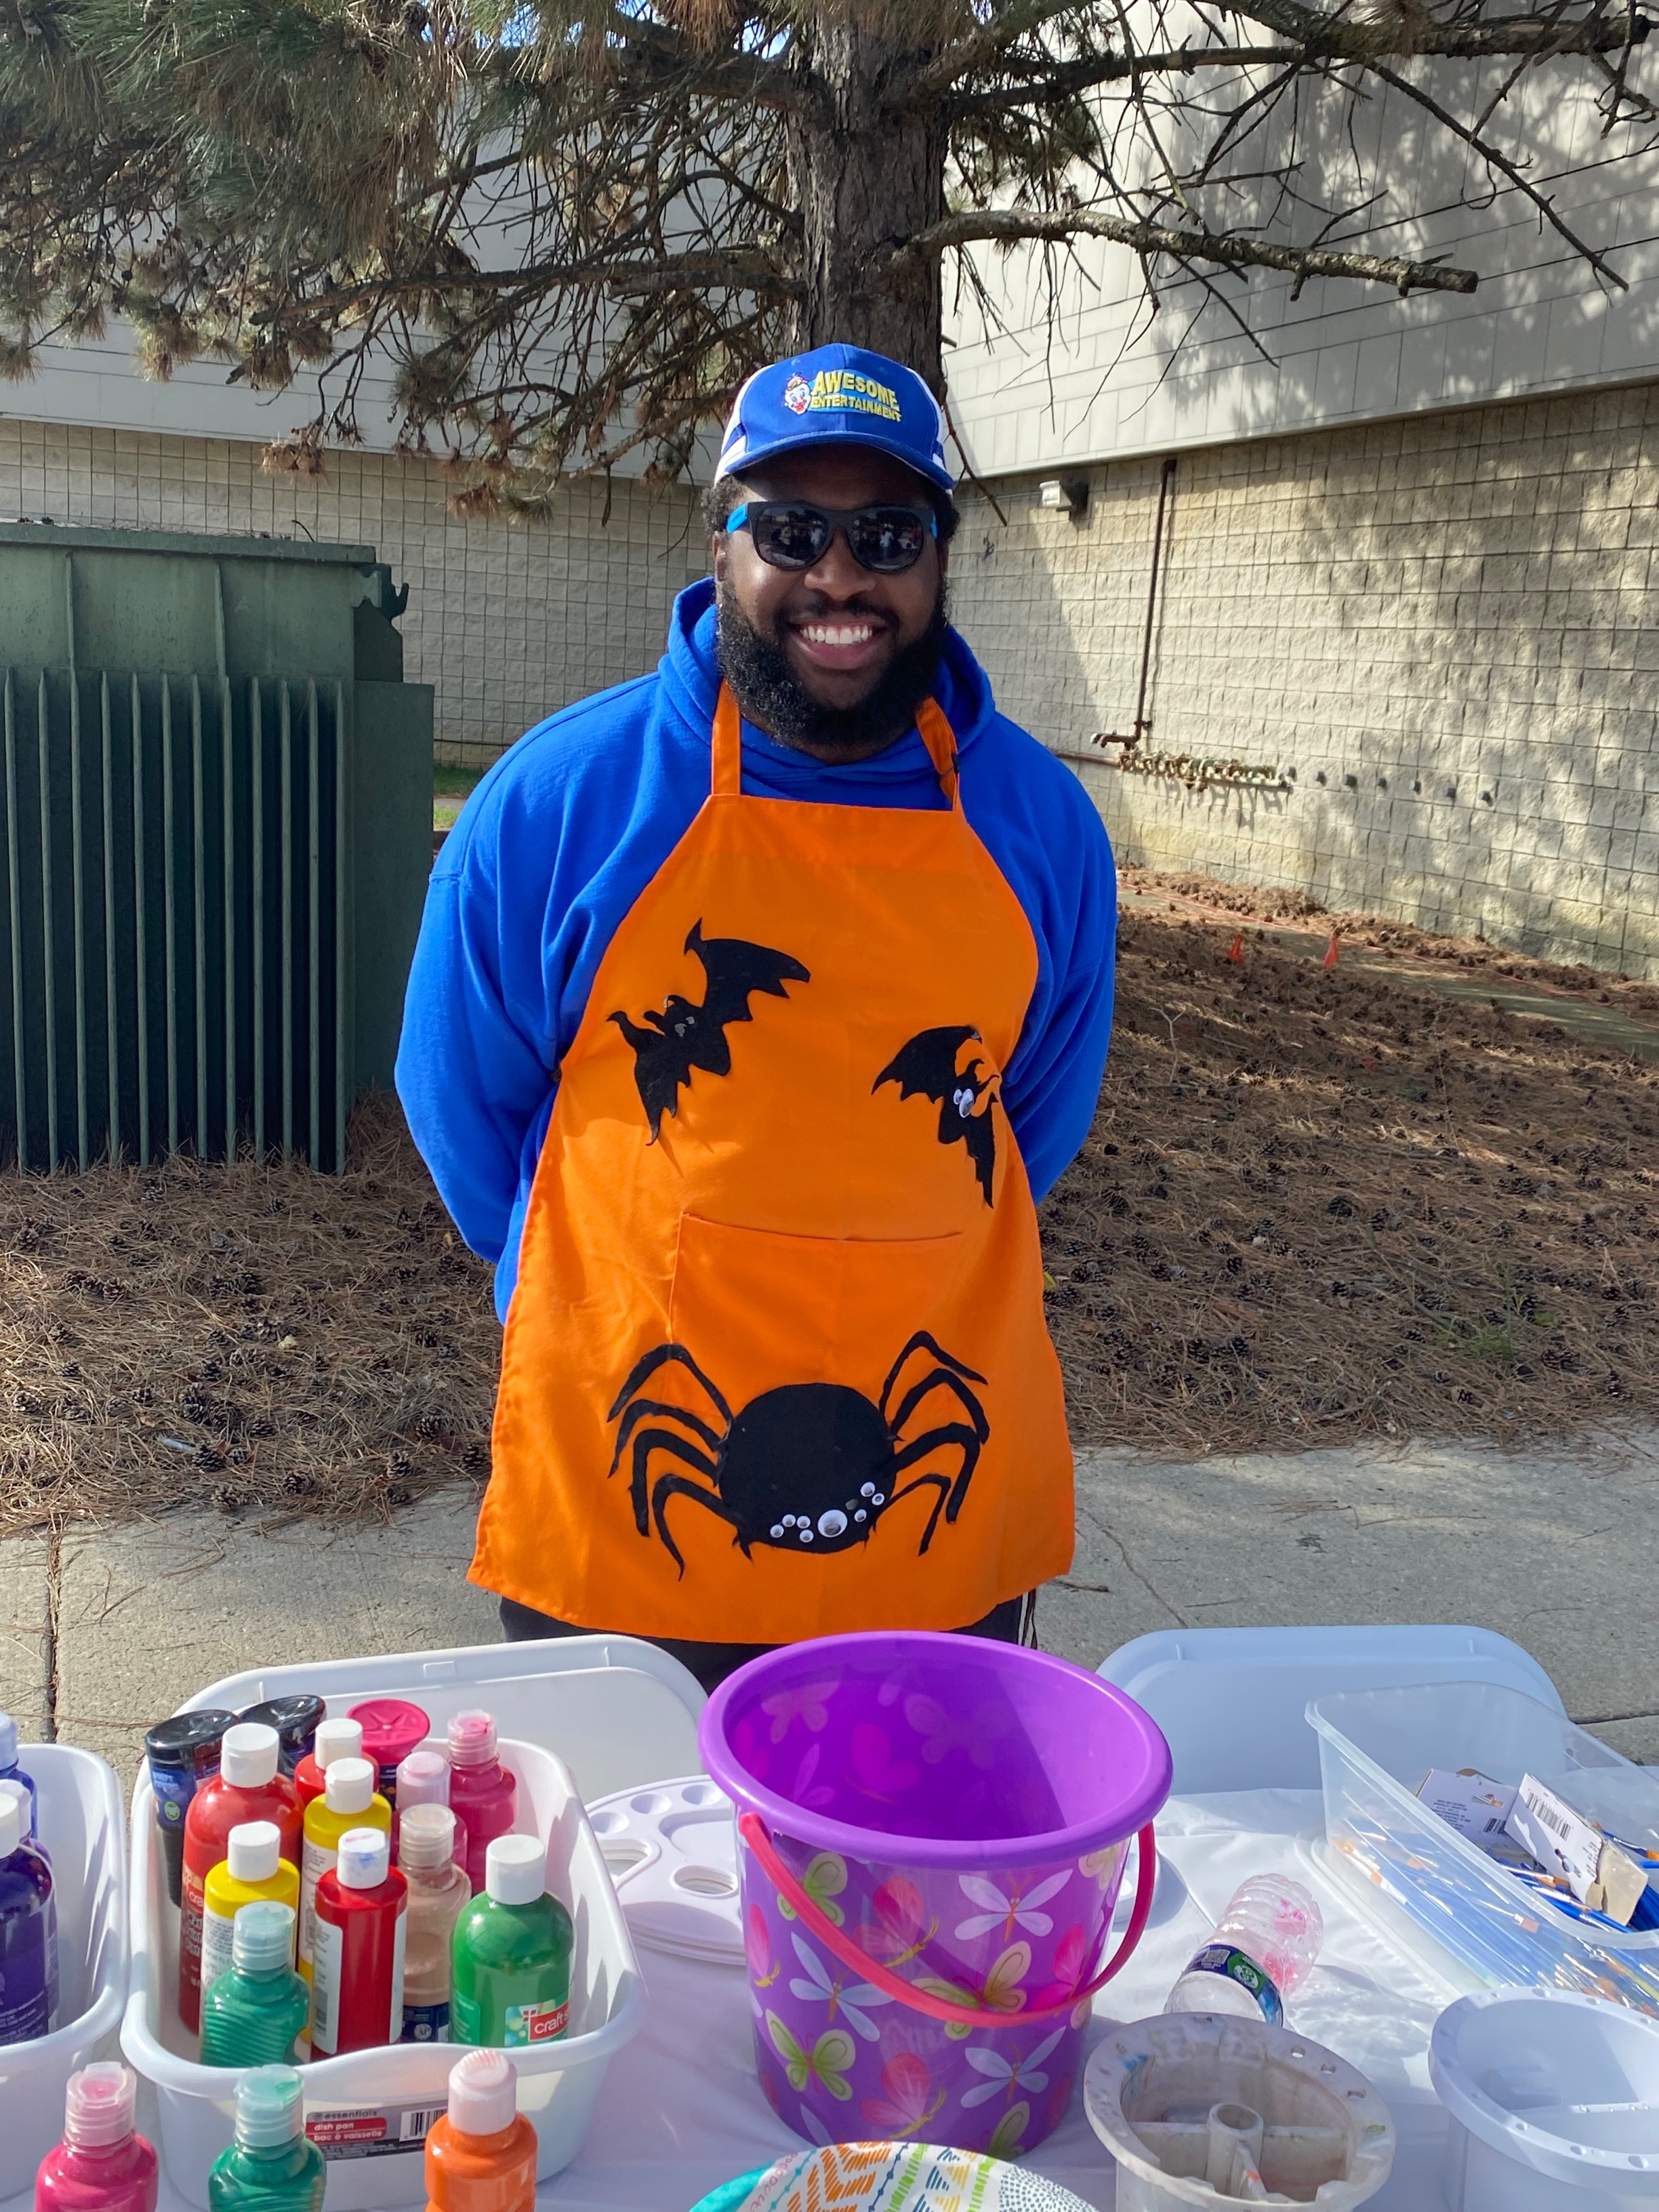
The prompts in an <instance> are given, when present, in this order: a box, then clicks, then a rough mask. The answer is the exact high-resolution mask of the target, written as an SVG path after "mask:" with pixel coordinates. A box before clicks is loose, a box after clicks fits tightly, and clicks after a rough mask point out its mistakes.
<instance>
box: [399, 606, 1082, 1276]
mask: <svg viewBox="0 0 1659 2212" xmlns="http://www.w3.org/2000/svg"><path fill="white" fill-rule="evenodd" d="M719 689H720V670H719V665H718V662H717V659H716V656H715V648H714V586H713V583H712V582H711V581H708V580H704V581H703V582H701V583H696V584H693V585H691V586H690V587H689V589H687V590H685V591H684V592H681V593H680V595H679V598H678V600H677V601H676V602H675V605H674V613H673V618H672V622H671V625H670V629H669V636H668V650H667V652H666V653H665V654H664V655H663V658H662V659H661V661H660V662H659V665H658V668H657V672H656V674H655V675H654V676H643V677H641V678H639V679H638V680H637V681H636V682H635V683H632V684H618V685H617V688H616V689H615V690H611V691H601V692H599V693H598V694H597V695H596V696H594V697H593V698H591V699H584V700H582V701H581V702H580V703H579V704H578V705H576V706H574V707H568V708H566V709H565V710H564V712H563V713H562V714H553V715H550V717H549V719H548V720H546V721H544V722H540V723H538V725H537V726H536V727H535V728H534V729H533V730H532V731H531V732H529V733H528V735H527V736H526V737H524V738H520V741H519V743H518V744H515V745H514V746H513V748H512V750H510V751H508V752H507V753H504V754H503V755H502V757H501V759H500V760H499V761H497V762H496V763H495V766H494V768H492V769H490V771H489V775H486V776H485V778H484V779H483V782H482V783H481V784H480V785H479V786H478V787H477V790H476V791H475V792H474V793H473V794H472V796H471V799H468V801H467V803H466V805H465V808H464V809H463V810H462V812H461V817H460V819H459V822H458V823H456V825H455V827H454V829H453V830H452V831H451V832H450V834H449V836H448V838H447V841H446V842H445V845H444V848H443V851H442V853H441V854H440V855H439V858H438V862H437V865H436V866H435V868H434V869H433V872H432V884H431V889H430V890H428V894H427V902H426V915H425V918H424V920H423V921H422V924H421V937H420V942H419V944H418V945H416V951H415V964H414V967H413V969H412V970H411V972H410V979H409V996H408V1000H407V1002H406V1005H405V1006H404V1033H403V1042H402V1044H401V1046H400V1048H399V1049H398V1096H399V1097H401V1098H402V1100H403V1103H404V1111H405V1112H406V1113H407V1115H408V1116H409V1126H410V1129H411V1130H412V1131H413V1133H414V1136H415V1141H416V1144H417V1145H418V1146H420V1149H421V1152H422V1156H423V1157H424V1158H425V1160H426V1164H427V1165H428V1167H429V1168H430V1169H431V1170H432V1176H433V1180H434V1182H435V1183H436V1184H437V1186H438V1189H439V1192H440V1193H441V1196H442V1198H443V1201H444V1204H445V1205H446V1206H447V1207H448V1208H449V1211H450V1213H451V1214H452V1216H453V1218H454V1221H455V1225H456V1226H457V1227H458V1228H459V1231H460V1232H461V1234H462V1236H463V1237H465V1239H466V1241H467V1243H469V1244H470V1245H471V1248H472V1249H473V1250H474V1251H475V1252H477V1253H479V1254H480V1255H482V1256H483V1258H484V1259H486V1260H490V1261H494V1262H495V1309H496V1311H497V1313H498V1314H500V1316H501V1318H502V1319H503V1320H505V1319H506V1317H507V1303H508V1301H509V1299H510V1298H511V1297H512V1295H513V1284H514V1282H515V1281H516V1280H517V1279H518V1270H519V1240H520V1236H521V1234H522V1232H523V1229H524V1217H525V1208H526V1205H527V1204H528V1202H529V1198H530V1185H531V1180H532V1176H534V1174H535V1171H536V1163H537V1160H538V1158H539V1157H540V1154H541V1149H542V1141H543V1139H544V1137H545V1135H546V1133H547V1124H548V1118H549V1116H550V1114H551V1113H552V1110H553V1096H554V1091H555V1090H556V1085H557V1077H556V1073H555V1071H556V1069H557V1067H558V1065H559V1062H560V1060H562V1057H563V1055H564V1054H565V1053H566V1052H567V1051H568V1049H569V1048H570V1044H571V1042H572V1040H573V1039H574V1036H575V1034H576V1031H577V1029H578V1027H579V1026H580V1022H581V1018H582V1014H583V1011H584V1009H585V1008H586V1004H587V996H588V993H589V991H590V990H591V989H592V984H593V978H594V975H595V974H596V973H597V972H598V969H599V962H600V959H601V958H602V957H603V955H604V953H605V947H606V946H607V945H609V944H610V942H611V936H612V934H613V933H614V932H615V930H616V928H617V925H618V923H620V922H621V921H622V920H623V917H624V916H625V915H627V913H628V911H629V908H631V907H632V905H633V904H634V902H635V899H637V898H638V897H639V896H640V894H641V891H642V890H644V889H645V887H646V885H647V884H648V883H649V882H650V880H651V878H652V877H653V876H654V875H655V874H656V872H657V871H658V869H659V867H661V866H662V864H663V862H664V861H665V860H666V859H667V858H668V856H669V854H670V853H671V852H672V850H673V849H674V847H675V846H676V845H677V844H678V842H679V840H680V838H681V837H682V836H684V833H685V831H686V830H687V829H689V828H690V824H691V820H692V817H694V816H695V815H696V811H697V809H698V808H699V807H700V806H701V805H702V802H703V800H704V799H706V798H707V797H708V777H709V732H710V727H711V725H712V723H713V720H714V702H715V699H716V697H717V696H718V693H719ZM936 696H937V697H938V699H939V705H940V706H941V707H942V708H944V710H945V716H946V719H947V720H949V722H950V724H951V729H952V730H953V731H954V732H955V733H956V738H957V749H958V755H959V759H960V763H961V779H962V782H961V788H962V803H963V811H964V812H965V814H966V815H967V817H968V820H969V822H970V823H972V825H973V827H974V829H975V831H976V832H977V834H978V836H980V838H981V841H982V842H983V843H984V845H985V846H986V848H987V850H988V851H989V853H990V854H991V857H992V859H993V860H994V861H995V862H996V864H997V866H998V867H999V868H1000V869H1001V871H1002V872H1003V874H1004V876H1005V877H1006V878H1007V880H1008V882H1009V884H1011V885H1012V888H1013V890H1014V892H1015V893H1016V895H1017V896H1018V899H1019V902H1020V904H1021V905H1022V906H1023V907H1024V909H1025V912H1026V915H1027V916H1028V917H1029V918H1030V924H1031V931H1032V934H1033V935H1034V936H1035V938H1036V948H1037V963H1038V965H1037V980H1036V989H1035V990H1034V991H1033V993H1032V994H1031V1002H1030V1006H1029V1007H1028V1009H1027V1011H1026V1016H1025V1026H1024V1030H1023V1032H1022V1034H1021V1036H1020V1041H1019V1045H1018V1049H1017V1050H1016V1052H1015V1054H1014V1056H1013V1059H1012V1060H1011V1061H1010V1063H1009V1065H1008V1067H1007V1068H1006V1071H1005V1073H1004V1076H1003V1084H1002V1101H1003V1104H1004V1106H1005V1107H1006V1109H1007V1113H1008V1117H1009V1120H1010V1121H1011V1122H1012V1125H1013V1130H1014V1134H1015V1135H1016V1137H1017V1138H1018V1140H1019V1147H1020V1151H1021V1152H1022V1154H1023V1155H1024V1161H1025V1169H1026V1173H1027V1175H1028V1176H1030V1183H1031V1189H1032V1193H1033V1194H1034V1196H1036V1197H1037V1198H1042V1196H1043V1194H1044V1193H1045V1192H1046V1191H1047V1190H1048V1188H1049V1186H1050V1185H1051V1184H1052V1183H1053V1182H1054V1179H1055V1177H1056V1176H1058V1175H1059V1174H1060V1170H1062V1169H1063V1168H1064V1167H1065V1166H1066V1164H1067V1162H1068V1161H1069V1160H1070V1159H1071V1158H1072V1157H1073V1154H1074V1153H1075V1152H1077V1150H1078V1147H1079V1146H1080V1145H1081V1144H1082V1142H1083V1139H1084V1138H1085V1136H1086V1135H1087V1133H1088V1130H1089V1125H1090V1122H1091V1120H1092V1118H1093V1115H1094V1110H1095V1101H1096V1098H1097V1095H1098V1093H1099V1090H1100V1079H1101V1073H1102V1071H1103V1068H1104V1066H1105V1064H1106V1041H1107V1036H1108V1033H1109V1030H1110V1028H1111V1022H1112V963H1113V946H1114V939H1115V929H1116V920H1117V889H1116V879H1115V873H1114V871H1113V866H1112V854H1111V848H1110V846H1109V844H1108V843H1107V842H1106V832H1105V830H1104V829H1103V826H1102V824H1101V820H1100V817H1099V816H1098V815H1097V813H1096V811H1095V810H1094V807H1093V806H1092V805H1091V803H1090V800H1089V799H1088V797H1087V795H1086V794H1085V792H1084V790H1083V788H1082V787H1081V785H1080V784H1079V782H1078V781H1077V779H1076V777H1075V776H1073V774H1072V773H1071V771H1070V769H1066V767H1064V766H1063V765H1062V764H1061V763H1060V762H1059V761H1057V760H1056V759H1055V758H1054V756H1053V755H1052V754H1051V753H1050V752H1048V750H1046V749H1045V748H1044V747H1043V746H1042V745H1040V744H1038V743H1037V742H1036V738H1031V737H1028V736H1027V734H1026V733H1025V732H1024V730H1021V729H1018V728H1017V727H1016V726H1015V725H1014V724H1013V723H1012V722H1010V721H1006V720H1004V718H1003V717H1002V716H1001V715H1000V714H998V712H997V710H996V705H995V702H994V700H993V699H992V696H991V686H990V684H989V683H988V682H987V678H986V676H985V672H984V671H983V670H982V669H981V667H980V665H979V664H978V662H977V661H976V660H975V659H974V657H973V655H972V653H969V650H968V647H966V646H965V645H964V644H963V641H962V640H961V638H960V637H958V636H957V634H956V632H955V631H954V630H952V631H951V633H950V635H949V637H948V639H947V641H946V643H945V651H944V654H943V661H942V666H941V670H940V680H939V684H938V685H937V687H936ZM743 787H744V791H745V792H748V793H752V794H754V795H755V796H757V797H760V798H765V799H800V800H806V801H810V802H812V803H815V804H817V805H845V806H914V807H926V806H933V807H938V806H942V805H944V804H945V799H944V798H943V795H942V793H940V791H939V781H938V779H937V777H936V776H935V775H934V774H933V765H932V763H931V762H930V761H929V760H928V757H927V748H926V747H925V746H924V745H923V744H922V742H921V736H920V735H919V733H918V732H916V731H915V728H912V729H911V730H909V731H908V732H907V733H906V735H905V736H904V737H902V738H900V739H899V740H898V742H897V743H896V744H892V745H890V746H889V747H888V748H887V750H886V751H885V752H883V753H878V754H877V755H876V757H874V758H873V759H872V760H866V761H860V762H858V763H855V764H854V766H852V767H850V768H829V767H826V766H825V765H824V763H823V762H821V761H817V760H814V759H813V758H812V757H811V755H810V754H807V753H803V752H798V751H795V750H792V749H791V748H789V747H788V746H786V745H781V744H776V743H775V742H774V741H773V739H771V738H768V737H766V736H765V735H764V734H763V732H760V731H759V730H757V729H756V728H754V727H753V726H752V725H751V724H750V723H748V722H745V723H744V726H743Z"/></svg>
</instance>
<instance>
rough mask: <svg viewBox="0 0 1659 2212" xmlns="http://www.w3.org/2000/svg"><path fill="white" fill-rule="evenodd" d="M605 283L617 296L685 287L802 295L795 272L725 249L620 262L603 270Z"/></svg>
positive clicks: (794, 297) (788, 297)
mask: <svg viewBox="0 0 1659 2212" xmlns="http://www.w3.org/2000/svg"><path fill="white" fill-rule="evenodd" d="M605 289H606V290H607V291H608V292H614V293H615V294H616V295H617V296H618V298H621V299H630V298H633V297H635V296H636V295H643V294H645V293H647V292H689V291H699V292H702V291H727V292H764V293H767V294H769V295H773V296H775V297H776V298H778V299H783V300H800V299H804V298H805V296H806V287H805V284H803V283H802V282H801V280H800V278H799V276H788V275H787V274H786V273H785V272H784V271H783V270H780V269H778V268H776V267H775V266H774V265H773V264H771V263H769V262H764V263H763V262H755V261H743V260H739V259H738V258H737V257H736V256H735V255H733V254H729V253H682V254H680V255H679V256H678V258H675V259H673V260H670V261H659V262H656V263H646V262H641V264H639V265H638V266H637V267H635V268H629V267H628V266H627V265H626V264H624V265H623V267H621V268H618V269H612V270H607V271H606V272H605Z"/></svg>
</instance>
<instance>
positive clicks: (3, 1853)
mask: <svg viewBox="0 0 1659 2212" xmlns="http://www.w3.org/2000/svg"><path fill="white" fill-rule="evenodd" d="M26 1808H27V1793H26V1792H25V1791H24V1790H21V1789H20V1788H19V1786H18V1784H16V1783H15V1782H0V1859H9V1857H11V1855H12V1853H13V1852H14V1851H15V1850H16V1849H17V1846H18V1845H19V1844H21V1842H22V1840H23V1838H24V1836H25V1834H26V1833H27V1830H28V1816H27V1809H26Z"/></svg>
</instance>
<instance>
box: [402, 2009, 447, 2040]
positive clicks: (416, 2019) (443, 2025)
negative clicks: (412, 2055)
mask: <svg viewBox="0 0 1659 2212" xmlns="http://www.w3.org/2000/svg"><path fill="white" fill-rule="evenodd" d="M399 2040H400V2041H401V2042H404V2043H447V2042H448V2040H449V2007H448V2005H447V2003H444V2004H424V2005H423V2004H406V2005H405V2006H404V2032H403V2034H402V2036H401V2037H400V2038H399Z"/></svg>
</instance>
